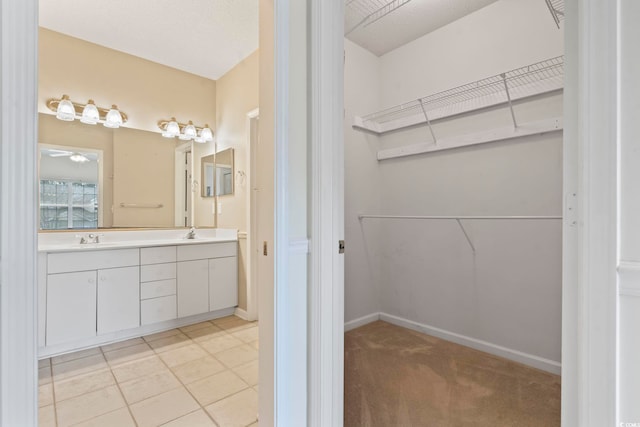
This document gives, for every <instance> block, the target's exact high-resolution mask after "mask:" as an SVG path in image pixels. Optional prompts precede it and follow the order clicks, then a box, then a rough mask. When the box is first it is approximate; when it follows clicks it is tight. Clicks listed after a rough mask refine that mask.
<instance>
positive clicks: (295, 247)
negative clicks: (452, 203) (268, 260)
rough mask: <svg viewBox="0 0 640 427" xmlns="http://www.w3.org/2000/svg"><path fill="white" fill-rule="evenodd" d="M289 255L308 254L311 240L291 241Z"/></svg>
mask: <svg viewBox="0 0 640 427" xmlns="http://www.w3.org/2000/svg"><path fill="white" fill-rule="evenodd" d="M289 253H291V254H308V253H309V239H304V238H303V239H291V240H289Z"/></svg>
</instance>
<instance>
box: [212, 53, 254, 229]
mask: <svg viewBox="0 0 640 427" xmlns="http://www.w3.org/2000/svg"><path fill="white" fill-rule="evenodd" d="M259 71H260V69H259V53H258V51H255V52H254V53H252V54H251V55H250V56H249V57H247V58H246V59H244V60H243V61H242V62H240V63H239V64H238V65H236V66H235V67H234V68H233V69H232V70H231V71H229V72H228V73H227V74H225V75H224V76H222V77H220V78H219V79H218V80H217V85H216V89H217V92H216V128H217V135H216V140H217V145H218V151H220V150H224V149H225V148H229V147H231V148H233V149H234V156H235V159H234V162H235V165H234V166H235V172H236V173H235V177H234V179H235V180H236V181H235V186H234V193H233V195H230V196H222V197H220V198H218V203H219V204H221V205H222V210H221V213H220V214H218V227H222V228H237V229H239V230H240V231H246V230H247V213H246V212H247V192H248V191H249V187H248V185H247V182H246V180H245V181H244V183H241V182H238V180H237V175H238V174H237V172H238V171H242V172H244V173H246V172H247V159H248V156H249V146H248V137H249V136H248V135H247V113H248V112H249V111H251V110H255V109H256V108H258V96H259V94H258V79H259Z"/></svg>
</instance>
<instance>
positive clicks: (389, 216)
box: [358, 214, 562, 220]
mask: <svg viewBox="0 0 640 427" xmlns="http://www.w3.org/2000/svg"><path fill="white" fill-rule="evenodd" d="M368 218H377V219H453V220H465V219H473V220H482V219H515V220H522V219H542V220H546V219H556V220H559V219H562V216H554V215H551V216H545V215H491V216H487V215H485V216H448V215H364V214H360V215H358V219H359V220H362V219H368Z"/></svg>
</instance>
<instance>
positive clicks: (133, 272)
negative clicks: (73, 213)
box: [38, 229, 238, 357]
mask: <svg viewBox="0 0 640 427" xmlns="http://www.w3.org/2000/svg"><path fill="white" fill-rule="evenodd" d="M85 234H88V233H80V234H79V235H75V234H72V233H41V234H40V235H39V247H38V249H39V255H38V256H39V259H38V266H39V271H38V291H39V301H38V312H39V325H38V326H39V328H38V329H39V331H38V332H39V334H38V339H39V342H38V345H39V356H40V357H49V356H52V355H55V354H61V353H65V352H68V351H74V350H79V349H82V348H88V347H92V346H96V345H102V344H106V343H111V342H117V341H120V340H124V339H129V338H133V337H137V336H142V335H146V334H150V333H154V332H159V331H163V330H167V329H171V328H175V327H178V326H184V325H186V324H190V323H195V322H199V321H203V320H208V319H213V318H217V317H222V316H227V315H230V314H232V313H233V312H234V309H235V307H236V305H237V303H238V255H237V254H238V249H237V232H236V230H223V229H210V230H197V232H196V235H195V238H194V239H187V238H186V237H185V232H184V230H145V231H109V232H105V233H102V234H100V235H99V236H100V239H99V240H100V243H79V241H80V240H81V239H82V238H83V237H85V236H84V235H85ZM85 241H90V240H88V239H86V238H85Z"/></svg>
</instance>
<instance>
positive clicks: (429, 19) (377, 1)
mask: <svg viewBox="0 0 640 427" xmlns="http://www.w3.org/2000/svg"><path fill="white" fill-rule="evenodd" d="M495 1H496V0H346V2H345V33H347V38H348V39H349V40H351V41H352V42H354V43H356V44H358V45H360V46H362V47H364V48H365V49H367V50H369V51H371V52H372V53H374V54H376V55H378V56H380V55H384V54H385V53H387V52H390V51H392V50H394V49H396V48H398V47H400V46H402V45H404V44H406V43H408V42H410V41H413V40H415V39H417V38H419V37H422V36H424V35H425V34H428V33H430V32H432V31H434V30H437V29H438V28H440V27H443V26H445V25H447V24H450V23H451V22H453V21H456V20H458V19H460V18H462V17H463V16H465V15H468V14H470V13H472V12H475V11H476V10H478V9H481V8H483V7H485V6H487V5H489V4H491V3H493V2H495ZM385 7H386V9H385ZM376 11H378V12H376ZM372 13H373V15H372V19H375V18H380V19H378V20H376V21H375V22H371V20H370V21H368V22H371V23H369V24H368V25H367V21H365V22H364V24H363V25H360V26H358V24H359V23H362V22H363V20H365V19H366V17H367V16H368V15H370V14H372ZM353 28H356V29H355V30H353V31H351V32H349V31H350V30H352V29H353Z"/></svg>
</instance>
